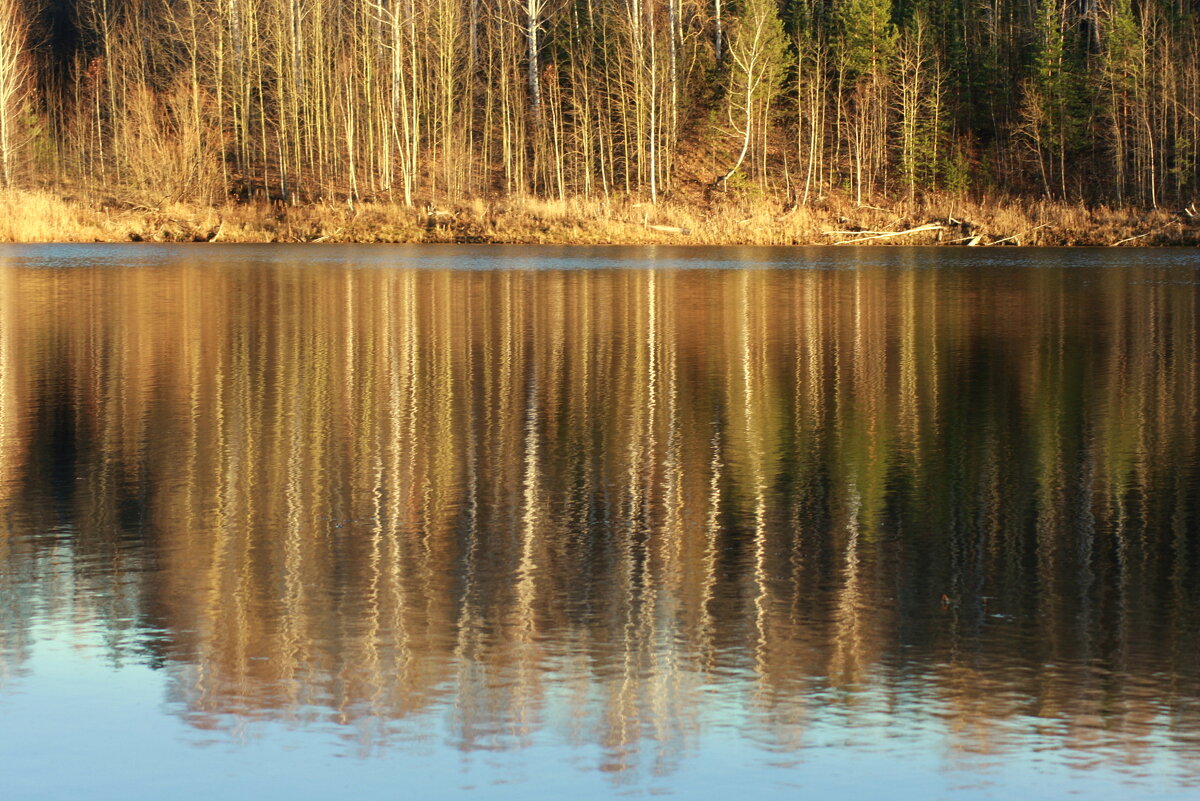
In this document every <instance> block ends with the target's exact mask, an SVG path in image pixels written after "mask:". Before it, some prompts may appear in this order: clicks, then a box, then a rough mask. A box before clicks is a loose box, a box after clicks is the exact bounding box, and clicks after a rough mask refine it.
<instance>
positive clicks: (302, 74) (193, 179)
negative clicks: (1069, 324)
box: [0, 0, 1200, 209]
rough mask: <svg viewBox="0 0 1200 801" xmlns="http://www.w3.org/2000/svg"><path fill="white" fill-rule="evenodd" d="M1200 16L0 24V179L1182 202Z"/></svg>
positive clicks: (213, 6)
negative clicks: (961, 195) (938, 194)
mask: <svg viewBox="0 0 1200 801" xmlns="http://www.w3.org/2000/svg"><path fill="white" fill-rule="evenodd" d="M1198 164H1200V2H1197V0H1020V1H1016V0H0V168H2V172H0V181H2V182H3V184H5V185H8V186H16V187H34V188H36V187H48V186H64V185H69V186H82V187H91V188H96V187H102V188H104V189H105V190H106V191H110V192H126V193H128V196H130V197H138V196H139V193H140V195H141V196H147V197H149V196H154V197H157V198H160V199H163V198H165V199H171V200H176V201H187V202H193V203H217V202H225V200H226V199H229V198H251V197H269V198H272V199H275V200H283V201H289V202H305V201H311V200H317V199H338V200H349V201H350V202H351V203H353V202H356V201H357V200H359V199H362V200H387V201H390V202H392V203H397V204H405V205H412V204H422V203H430V202H432V203H453V202H458V201H462V200H464V199H467V198H475V197H497V196H536V197H542V198H549V199H564V198H571V197H592V198H597V197H598V198H609V197H620V198H636V199H638V200H641V201H648V202H658V201H660V200H663V199H665V198H671V197H680V196H684V195H689V194H690V195H692V196H699V193H701V192H703V193H706V194H707V193H711V192H716V191H724V192H728V193H741V194H742V195H750V196H754V195H762V196H770V197H772V198H777V199H782V200H784V201H785V202H786V203H789V204H792V205H796V206H803V205H806V204H810V203H813V202H815V201H816V199H818V198H820V197H822V196H824V195H826V194H827V193H830V192H839V193H842V194H843V195H844V196H845V197H848V198H850V199H852V200H853V201H854V202H855V203H857V204H860V205H861V204H868V203H871V202H872V201H873V200H875V199H878V198H899V197H905V198H915V197H919V196H921V195H923V194H925V193H929V192H950V193H968V194H969V193H975V194H977V195H979V194H992V195H1003V196H1008V197H1016V198H1028V199H1031V200H1032V199H1039V198H1041V199H1046V200H1054V201H1060V202H1070V203H1087V204H1100V203H1103V204H1107V205H1122V206H1135V207H1145V208H1150V207H1159V206H1171V207H1173V208H1176V209H1178V208H1182V207H1184V206H1186V205H1187V204H1189V203H1192V202H1194V200H1195V198H1196V197H1197V195H1198V194H1200V192H1198V190H1200V172H1198V170H1197V167H1198Z"/></svg>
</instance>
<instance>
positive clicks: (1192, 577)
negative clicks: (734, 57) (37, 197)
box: [0, 246, 1200, 801]
mask: <svg viewBox="0 0 1200 801" xmlns="http://www.w3.org/2000/svg"><path fill="white" fill-rule="evenodd" d="M1198 456H1200V254H1197V253H1196V252H1195V251H1186V250H1177V251H1169V252H1166V251H1120V250H1117V251H1088V250H1072V251H1036V250H1034V251H1025V250H1017V249H1013V250H1000V249H996V250H987V251H980V252H974V251H966V250H961V251H959V250H921V249H899V248H897V249H889V250H873V249H862V250H847V249H841V248H833V249H818V250H797V249H688V250H685V249H678V250H676V249H663V248H658V249H633V250H628V249H567V248H564V249H537V250H535V249H528V248H526V249H521V248H495V247H493V248H486V249H483V248H452V247H426V248H390V247H379V248H375V247H352V248H335V247H317V246H307V247H301V248H289V247H282V246H280V247H236V246H228V247H226V246H216V247H204V246H195V247H188V246H183V247H154V246H145V247H121V246H115V247H99V246H97V247H65V246H50V247H17V248H14V247H8V248H3V249H0V797H3V798H5V799H14V800H16V799H42V798H46V799H81V798H90V799H110V798H113V799H116V798H119V799H122V800H123V801H124V800H126V799H149V798H154V799H159V798H163V797H171V798H216V797H224V798H254V799H264V798H292V799H310V798H311V799H328V798H335V797H337V798H341V797H354V798H372V799H374V798H397V799H399V798H413V799H437V798H458V797H463V798H477V799H508V798H513V799H529V798H554V797H561V796H563V795H564V794H572V795H574V796H577V797H582V798H599V797H608V796H613V795H633V796H643V795H650V794H660V793H671V794H675V795H676V796H678V797H685V798H721V799H725V798H730V797H752V798H754V799H771V798H789V799H791V798H805V797H811V798H818V799H822V801H836V800H837V799H843V798H892V799H910V798H911V799H921V801H930V800H931V799H939V798H945V799H991V798H995V799H1007V798H1013V797H1021V798H1024V799H1040V798H1045V799H1060V798H1063V797H1065V796H1067V795H1069V794H1072V793H1079V794H1081V795H1082V796H1083V797H1087V798H1089V799H1106V798H1112V799H1117V798H1128V797H1139V798H1178V799H1195V798H1197V797H1200V461H1198Z"/></svg>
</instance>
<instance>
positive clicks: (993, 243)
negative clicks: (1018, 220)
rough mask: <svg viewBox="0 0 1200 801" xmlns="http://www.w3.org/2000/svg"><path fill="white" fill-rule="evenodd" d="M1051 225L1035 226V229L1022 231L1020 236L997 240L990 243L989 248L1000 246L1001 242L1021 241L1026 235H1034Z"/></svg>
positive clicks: (1014, 235)
mask: <svg viewBox="0 0 1200 801" xmlns="http://www.w3.org/2000/svg"><path fill="white" fill-rule="evenodd" d="M1049 224H1050V223H1042V224H1041V225H1035V226H1034V227H1033V228H1030V229H1029V230H1028V231H1022V232H1021V233H1019V234H1013V235H1012V236H1006V237H1004V238H1003V239H997V240H996V241H995V242H988V247H991V246H992V245H999V244H1000V243H1001V242H1008V241H1010V240H1013V239H1016V240H1020V238H1021V237H1023V236H1025V234H1032V233H1033V232H1034V231H1036V230H1038V229H1039V228H1045V227H1046V226H1048V225H1049ZM1017 244H1018V245H1019V244H1020V242H1019V241H1018V242H1017Z"/></svg>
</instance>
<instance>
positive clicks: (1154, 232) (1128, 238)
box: [1112, 228, 1159, 248]
mask: <svg viewBox="0 0 1200 801" xmlns="http://www.w3.org/2000/svg"><path fill="white" fill-rule="evenodd" d="M1158 230H1159V229H1157V228H1155V229H1154V230H1153V231H1147V232H1146V233H1144V234H1138V235H1137V236H1127V237H1125V238H1124V239H1122V240H1119V241H1117V242H1113V243H1112V246H1113V247H1114V248H1115V247H1116V246H1117V245H1123V244H1125V243H1126V242H1132V241H1133V240H1135V239H1141V238H1142V237H1144V236H1150V234H1157V233H1158Z"/></svg>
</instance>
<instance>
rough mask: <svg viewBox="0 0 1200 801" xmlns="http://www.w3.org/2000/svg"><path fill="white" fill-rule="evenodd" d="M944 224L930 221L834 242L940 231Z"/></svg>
mask: <svg viewBox="0 0 1200 801" xmlns="http://www.w3.org/2000/svg"><path fill="white" fill-rule="evenodd" d="M943 227H944V226H943V225H941V224H940V223H928V224H926V225H918V226H917V227H916V228H909V229H908V230H906V231H886V232H884V233H876V234H873V235H872V236H860V237H859V238H857V239H843V240H842V241H841V242H834V243H833V244H835V245H853V244H857V243H858V242H868V241H870V240H872V239H888V238H890V237H893V236H904V235H906V234H916V233H920V232H922V231H940V230H942V228H943ZM855 233H860V234H861V233H867V232H865V231H856V232H855Z"/></svg>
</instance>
